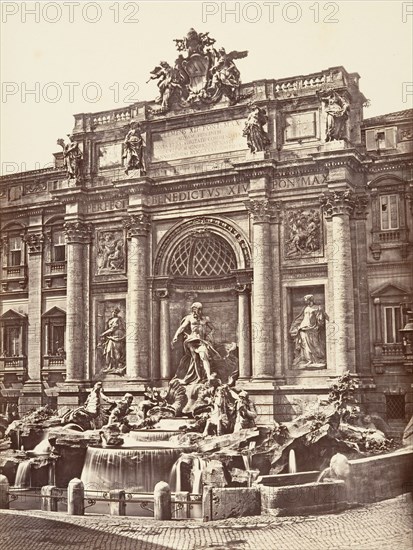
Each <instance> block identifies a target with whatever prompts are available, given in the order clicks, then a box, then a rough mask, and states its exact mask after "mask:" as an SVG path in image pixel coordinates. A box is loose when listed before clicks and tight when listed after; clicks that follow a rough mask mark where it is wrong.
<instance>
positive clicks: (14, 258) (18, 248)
mask: <svg viewBox="0 0 413 550" xmlns="http://www.w3.org/2000/svg"><path fill="white" fill-rule="evenodd" d="M21 259H22V240H21V237H10V238H9V265H10V266H17V265H20V264H21Z"/></svg>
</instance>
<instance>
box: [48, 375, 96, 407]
mask: <svg viewBox="0 0 413 550" xmlns="http://www.w3.org/2000/svg"><path fill="white" fill-rule="evenodd" d="M87 388H90V383H89V382H85V381H84V380H71V381H70V382H64V383H63V384H58V385H57V386H56V389H57V392H58V396H57V406H58V408H61V407H70V408H73V407H79V405H83V403H84V402H85V401H86V399H87V395H88V394H87V391H86V390H87Z"/></svg>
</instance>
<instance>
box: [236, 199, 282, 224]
mask: <svg viewBox="0 0 413 550" xmlns="http://www.w3.org/2000/svg"><path fill="white" fill-rule="evenodd" d="M244 204H245V207H246V209H247V210H248V212H249V213H250V214H251V216H252V218H253V222H254V223H269V222H271V221H273V222H275V223H277V222H278V223H279V222H280V219H281V203H280V202H275V203H271V202H270V201H269V200H268V199H254V200H249V201H244Z"/></svg>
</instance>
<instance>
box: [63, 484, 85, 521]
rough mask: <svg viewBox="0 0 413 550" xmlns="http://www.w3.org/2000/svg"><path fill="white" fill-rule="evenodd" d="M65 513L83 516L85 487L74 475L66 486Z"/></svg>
mask: <svg viewBox="0 0 413 550" xmlns="http://www.w3.org/2000/svg"><path fill="white" fill-rule="evenodd" d="M67 513H68V514H69V515H71V516H83V515H84V513H85V487H84V485H83V483H82V481H81V480H80V479H78V478H76V477H75V478H74V479H72V480H71V481H70V482H69V485H68V486H67Z"/></svg>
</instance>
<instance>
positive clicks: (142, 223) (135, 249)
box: [124, 212, 150, 380]
mask: <svg viewBox="0 0 413 550" xmlns="http://www.w3.org/2000/svg"><path fill="white" fill-rule="evenodd" d="M124 226H125V228H126V229H127V236H128V240H129V243H128V299H127V303H126V318H127V323H126V324H127V334H128V336H127V339H126V375H127V377H128V378H129V379H131V380H139V379H141V380H142V379H147V378H148V376H149V329H150V324H149V307H148V306H149V302H148V296H149V290H148V285H147V275H148V269H147V265H146V264H147V261H148V260H147V259H148V234H149V227H150V224H149V216H147V215H146V214H144V213H142V212H141V213H136V214H135V213H134V214H130V215H129V216H128V218H127V219H126V220H124Z"/></svg>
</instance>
